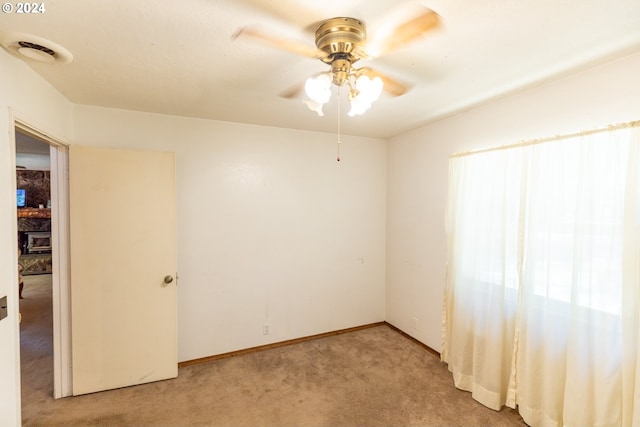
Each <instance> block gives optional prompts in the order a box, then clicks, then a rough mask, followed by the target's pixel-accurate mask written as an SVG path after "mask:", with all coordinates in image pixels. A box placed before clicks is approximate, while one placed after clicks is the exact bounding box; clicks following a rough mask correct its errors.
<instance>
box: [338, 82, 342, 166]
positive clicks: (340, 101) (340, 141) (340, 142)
mask: <svg viewBox="0 0 640 427" xmlns="http://www.w3.org/2000/svg"><path fill="white" fill-rule="evenodd" d="M341 103H342V100H341V99H340V86H338V157H337V161H340V144H342V140H341V137H340V116H341V114H340V104H341Z"/></svg>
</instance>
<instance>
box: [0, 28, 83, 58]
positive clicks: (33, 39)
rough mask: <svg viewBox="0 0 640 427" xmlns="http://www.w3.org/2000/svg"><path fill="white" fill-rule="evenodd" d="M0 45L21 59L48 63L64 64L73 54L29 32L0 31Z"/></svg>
mask: <svg viewBox="0 0 640 427" xmlns="http://www.w3.org/2000/svg"><path fill="white" fill-rule="evenodd" d="M0 45H2V47H4V48H5V49H7V50H8V51H9V52H11V53H13V54H14V55H16V56H18V57H20V58H22V59H28V60H32V61H37V62H44V63H50V64H51V63H61V64H64V63H67V62H71V61H72V60H73V55H71V52H69V51H68V50H67V49H65V48H63V47H62V46H60V45H58V44H56V43H54V42H52V41H49V40H46V39H43V38H42V37H38V36H34V35H31V34H25V33H8V34H2V33H0Z"/></svg>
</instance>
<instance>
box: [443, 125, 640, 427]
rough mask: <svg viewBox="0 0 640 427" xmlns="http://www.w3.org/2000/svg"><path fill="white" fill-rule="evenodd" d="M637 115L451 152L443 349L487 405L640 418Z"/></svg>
mask: <svg viewBox="0 0 640 427" xmlns="http://www.w3.org/2000/svg"><path fill="white" fill-rule="evenodd" d="M638 125H640V124H639V123H633V124H627V125H625V126H618V127H612V128H611V129H608V130H603V131H598V132H589V133H586V134H584V135H575V136H571V137H562V138H558V139H557V140H555V141H545V142H540V143H535V144H523V145H520V146H515V147H511V148H501V149H496V150H493V151H486V152H482V153H476V154H469V155H462V156H457V157H452V158H451V160H450V165H449V201H448V209H447V234H448V251H449V253H448V268H447V287H446V292H445V300H444V306H443V346H442V359H443V361H445V362H447V363H448V364H449V370H450V371H451V372H452V373H453V377H454V381H455V384H456V386H457V387H459V388H461V389H464V390H469V391H471V392H472V395H473V397H474V398H475V399H477V400H478V401H480V402H481V403H483V404H485V405H486V406H488V407H490V408H493V409H496V410H498V409H500V408H501V407H502V406H503V405H508V406H510V407H514V408H515V407H517V408H518V410H519V411H520V413H521V414H522V416H523V418H524V420H525V422H527V423H528V424H530V425H533V426H595V425H597V426H620V425H623V426H633V425H636V426H638V425H640V369H637V368H638V367H640V365H639V363H640V359H639V357H638V354H639V353H638V350H639V345H640V335H639V334H640V329H639V326H640V129H639V128H638Z"/></svg>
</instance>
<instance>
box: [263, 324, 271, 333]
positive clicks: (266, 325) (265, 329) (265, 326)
mask: <svg viewBox="0 0 640 427" xmlns="http://www.w3.org/2000/svg"><path fill="white" fill-rule="evenodd" d="M262 335H269V324H268V323H265V324H264V325H262Z"/></svg>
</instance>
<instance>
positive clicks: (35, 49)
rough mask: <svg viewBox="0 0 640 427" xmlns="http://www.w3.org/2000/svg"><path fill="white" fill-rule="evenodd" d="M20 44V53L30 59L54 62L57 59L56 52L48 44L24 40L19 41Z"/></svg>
mask: <svg viewBox="0 0 640 427" xmlns="http://www.w3.org/2000/svg"><path fill="white" fill-rule="evenodd" d="M18 45H19V46H20V47H19V48H18V53H19V54H20V55H22V56H26V57H27V58H29V59H33V60H36V61H40V62H54V61H55V60H56V52H55V51H54V50H53V49H49V48H48V47H46V46H42V45H39V44H37V43H31V42H27V41H24V40H21V41H19V42H18Z"/></svg>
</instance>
